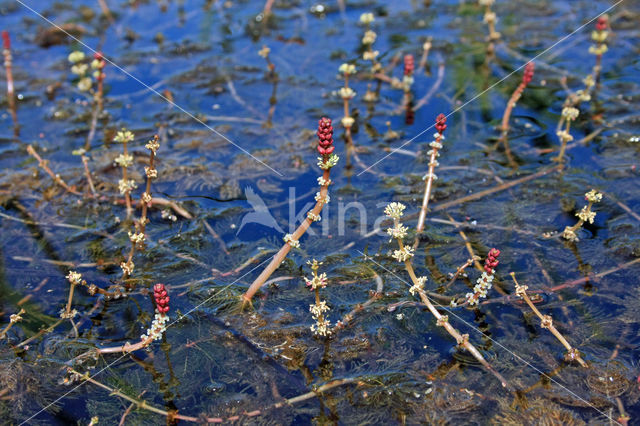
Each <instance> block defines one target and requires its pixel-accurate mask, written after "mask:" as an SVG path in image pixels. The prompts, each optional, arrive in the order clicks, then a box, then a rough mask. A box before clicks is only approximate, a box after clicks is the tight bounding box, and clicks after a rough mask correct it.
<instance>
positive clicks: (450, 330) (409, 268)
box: [397, 239, 511, 389]
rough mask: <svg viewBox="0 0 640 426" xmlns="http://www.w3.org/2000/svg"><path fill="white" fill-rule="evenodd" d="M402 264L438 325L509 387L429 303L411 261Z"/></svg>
mask: <svg viewBox="0 0 640 426" xmlns="http://www.w3.org/2000/svg"><path fill="white" fill-rule="evenodd" d="M397 241H398V246H399V247H400V250H403V249H404V244H403V243H402V240H401V239H397ZM404 266H405V269H406V270H407V272H408V273H409V277H411V282H413V284H414V286H416V287H417V288H418V294H419V295H420V299H421V300H422V303H423V304H424V305H425V306H426V307H427V309H429V311H430V312H431V314H433V316H434V317H436V320H437V323H438V325H440V326H442V327H444V329H445V330H447V332H448V333H449V334H450V335H451V336H452V337H453V338H454V339H455V340H456V342H457V343H458V345H460V346H462V347H463V348H465V349H466V350H467V351H468V352H469V353H471V355H473V357H474V358H475V359H477V360H478V362H480V364H482V366H483V367H484V368H485V369H486V370H488V371H489V372H490V373H491V374H493V375H494V376H495V377H496V378H497V379H498V380H499V381H500V383H502V386H503V387H505V388H507V389H511V386H510V385H509V384H508V383H507V381H506V380H505V378H504V377H502V375H501V374H500V373H498V372H497V371H496V370H494V369H493V367H491V365H490V364H489V363H488V362H487V360H486V359H484V357H483V356H482V354H481V353H480V351H478V350H477V349H476V347H475V346H473V345H472V344H471V343H469V336H468V335H464V336H463V335H461V334H460V332H459V331H458V330H456V329H455V328H454V327H453V326H452V325H451V324H450V323H449V320H448V316H446V315H442V314H441V313H440V312H438V310H437V309H436V307H435V306H433V303H431V300H429V297H428V296H427V295H426V293H425V292H424V290H422V289H421V288H420V287H419V285H418V277H417V276H416V273H415V271H414V270H413V266H412V265H411V261H410V260H405V261H404Z"/></svg>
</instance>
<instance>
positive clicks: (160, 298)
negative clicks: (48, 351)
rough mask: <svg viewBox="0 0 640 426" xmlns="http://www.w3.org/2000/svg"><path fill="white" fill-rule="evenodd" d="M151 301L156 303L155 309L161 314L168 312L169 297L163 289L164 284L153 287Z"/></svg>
mask: <svg viewBox="0 0 640 426" xmlns="http://www.w3.org/2000/svg"><path fill="white" fill-rule="evenodd" d="M153 299H154V300H155V301H156V309H157V310H158V312H160V313H161V314H166V313H167V312H169V300H170V298H169V295H168V293H167V290H166V289H165V288H164V284H156V285H154V286H153Z"/></svg>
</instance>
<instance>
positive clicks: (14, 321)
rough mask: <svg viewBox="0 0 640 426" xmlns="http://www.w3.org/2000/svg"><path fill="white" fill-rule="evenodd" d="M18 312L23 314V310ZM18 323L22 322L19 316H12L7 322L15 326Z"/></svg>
mask: <svg viewBox="0 0 640 426" xmlns="http://www.w3.org/2000/svg"><path fill="white" fill-rule="evenodd" d="M20 312H24V310H20ZM18 321H22V316H20V314H13V315H11V316H10V317H9V322H10V323H11V324H15V323H17V322H18Z"/></svg>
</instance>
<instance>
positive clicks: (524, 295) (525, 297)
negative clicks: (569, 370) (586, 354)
mask: <svg viewBox="0 0 640 426" xmlns="http://www.w3.org/2000/svg"><path fill="white" fill-rule="evenodd" d="M509 275H511V278H512V279H513V282H514V283H515V284H516V289H518V288H520V289H521V291H519V292H517V294H518V296H520V297H522V299H523V300H524V301H525V302H526V303H527V305H529V308H531V310H532V311H533V312H534V313H535V314H536V315H537V316H538V318H540V321H542V324H543V325H542V327H543V328H548V329H549V331H550V332H551V333H552V334H553V335H554V336H555V337H556V339H558V340H559V341H560V343H562V345H563V346H564V347H565V348H566V349H567V351H568V352H569V353H570V354H575V359H576V360H577V361H578V362H579V363H580V365H581V366H583V367H585V368H588V366H587V363H586V362H584V360H583V359H582V358H581V357H580V355H579V353H578V351H577V350H574V349H573V347H572V346H571V345H570V344H569V342H568V341H567V339H565V338H564V336H563V335H562V334H560V332H559V331H558V330H557V329H556V327H555V326H554V325H553V323H552V322H551V321H550V318H551V317H550V316H549V315H547V316H546V317H545V316H544V315H542V313H541V312H540V311H539V310H538V308H537V307H536V305H534V304H533V302H532V301H531V299H530V298H529V295H528V294H527V292H526V286H524V287H523V286H520V284H518V281H517V280H516V274H515V273H513V272H511V273H510V274H509Z"/></svg>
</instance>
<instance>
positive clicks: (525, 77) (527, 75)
mask: <svg viewBox="0 0 640 426" xmlns="http://www.w3.org/2000/svg"><path fill="white" fill-rule="evenodd" d="M534 69H535V65H534V63H533V62H527V65H525V66H524V74H522V84H524V85H525V86H526V85H527V84H529V83H531V80H533V71H534Z"/></svg>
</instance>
